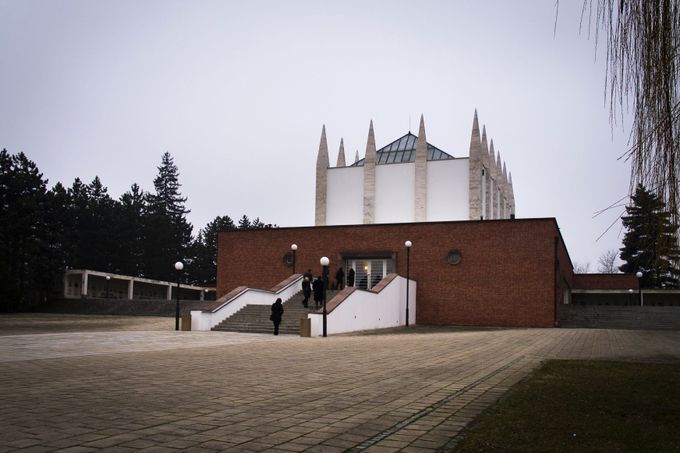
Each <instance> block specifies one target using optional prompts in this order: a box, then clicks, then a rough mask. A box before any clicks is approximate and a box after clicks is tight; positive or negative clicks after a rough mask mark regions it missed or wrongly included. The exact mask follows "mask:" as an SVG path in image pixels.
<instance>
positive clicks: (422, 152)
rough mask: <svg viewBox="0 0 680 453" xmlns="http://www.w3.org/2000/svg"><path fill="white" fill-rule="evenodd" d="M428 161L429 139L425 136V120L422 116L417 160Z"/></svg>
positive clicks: (417, 141) (417, 143)
mask: <svg viewBox="0 0 680 453" xmlns="http://www.w3.org/2000/svg"><path fill="white" fill-rule="evenodd" d="M419 157H420V158H422V159H424V160H427V137H426V136H425V118H423V115H420V127H419V128H418V140H416V160H418V158H419Z"/></svg>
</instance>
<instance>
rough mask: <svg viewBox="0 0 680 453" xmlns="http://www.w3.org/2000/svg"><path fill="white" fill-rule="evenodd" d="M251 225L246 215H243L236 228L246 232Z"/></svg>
mask: <svg viewBox="0 0 680 453" xmlns="http://www.w3.org/2000/svg"><path fill="white" fill-rule="evenodd" d="M250 226H251V223H250V219H249V218H248V216H247V215H245V214H243V217H241V218H240V219H239V221H238V227H239V229H240V230H248V229H250Z"/></svg>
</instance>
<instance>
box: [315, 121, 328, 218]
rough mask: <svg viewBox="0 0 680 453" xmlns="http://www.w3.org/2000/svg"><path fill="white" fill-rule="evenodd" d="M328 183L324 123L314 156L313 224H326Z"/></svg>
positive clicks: (326, 144)
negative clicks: (314, 192) (317, 150)
mask: <svg viewBox="0 0 680 453" xmlns="http://www.w3.org/2000/svg"><path fill="white" fill-rule="evenodd" d="M327 184H328V143H327V142H326V125H325V124H324V125H323V127H322V128H321V140H320V141H319V153H318V154H317V156H316V203H315V208H314V209H315V212H314V224H315V225H317V226H318V225H325V224H326V189H327Z"/></svg>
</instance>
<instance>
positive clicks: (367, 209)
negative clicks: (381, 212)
mask: <svg viewBox="0 0 680 453" xmlns="http://www.w3.org/2000/svg"><path fill="white" fill-rule="evenodd" d="M375 164H376V152H375V134H374V133H373V120H371V123H370V125H369V127H368V141H367V142H366V155H365V156H364V209H363V211H364V222H363V223H375Z"/></svg>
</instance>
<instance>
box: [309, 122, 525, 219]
mask: <svg viewBox="0 0 680 453" xmlns="http://www.w3.org/2000/svg"><path fill="white" fill-rule="evenodd" d="M514 214H515V196H514V191H513V187H512V175H511V174H510V173H508V171H507V167H506V165H505V163H504V162H502V161H501V158H500V153H496V151H495V150H494V143H493V140H491V141H490V144H488V143H487V135H486V127H483V128H482V133H481V136H480V132H479V122H478V119H477V112H476V111H475V115H474V119H473V123H472V136H471V140H470V150H469V156H467V157H458V158H456V157H453V156H452V155H451V154H449V153H447V152H445V151H443V150H441V149H439V148H437V147H436V146H434V145H432V144H430V143H427V139H426V136H425V122H424V119H423V117H422V116H421V118H420V128H419V131H418V136H415V135H413V134H411V133H410V132H409V133H407V134H406V135H404V136H403V137H401V138H399V139H397V140H395V141H393V142H392V143H390V144H388V145H386V146H384V147H382V148H380V149H378V150H376V145H375V137H374V133H373V122H372V121H371V123H370V126H369V131H368V142H367V145H366V154H365V157H364V158H363V159H358V155H357V158H356V159H355V162H354V163H353V164H351V165H346V163H345V151H344V144H343V142H342V140H341V141H340V150H339V152H338V159H337V165H336V166H335V167H330V164H329V157H328V144H327V141H326V128H325V126H324V127H323V128H322V131H321V142H320V144H319V152H318V155H317V162H316V209H315V225H317V226H323V225H354V224H371V223H411V222H437V221H451V220H497V219H509V218H512V217H514Z"/></svg>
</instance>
